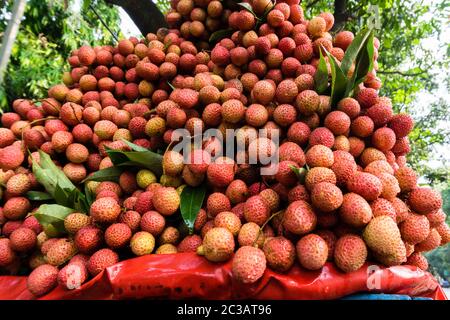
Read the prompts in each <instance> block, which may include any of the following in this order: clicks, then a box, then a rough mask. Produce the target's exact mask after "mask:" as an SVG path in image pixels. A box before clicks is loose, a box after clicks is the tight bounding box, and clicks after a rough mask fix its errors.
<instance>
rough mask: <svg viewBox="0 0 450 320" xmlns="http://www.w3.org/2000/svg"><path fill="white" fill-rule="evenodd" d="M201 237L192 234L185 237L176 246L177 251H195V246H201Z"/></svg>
mask: <svg viewBox="0 0 450 320" xmlns="http://www.w3.org/2000/svg"><path fill="white" fill-rule="evenodd" d="M201 244H202V238H201V237H200V236H199V235H196V234H193V235H189V236H187V237H185V238H184V239H183V240H181V242H180V243H179V244H178V246H177V248H176V249H177V252H197V248H198V247H199V246H201Z"/></svg>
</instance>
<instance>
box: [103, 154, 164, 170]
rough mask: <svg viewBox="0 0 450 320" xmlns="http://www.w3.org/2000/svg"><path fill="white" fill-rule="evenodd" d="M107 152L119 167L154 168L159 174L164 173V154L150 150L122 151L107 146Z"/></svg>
mask: <svg viewBox="0 0 450 320" xmlns="http://www.w3.org/2000/svg"><path fill="white" fill-rule="evenodd" d="M106 153H107V154H108V156H109V157H110V158H111V161H112V163H113V164H114V165H115V166H118V167H130V166H136V167H140V168H147V169H150V170H152V172H153V173H155V174H156V175H158V176H161V175H162V173H163V170H162V158H163V157H162V156H161V155H160V154H158V153H155V152H152V151H150V150H146V151H120V150H112V149H109V148H106Z"/></svg>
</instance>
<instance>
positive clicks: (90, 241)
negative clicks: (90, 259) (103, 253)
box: [75, 226, 103, 254]
mask: <svg viewBox="0 0 450 320" xmlns="http://www.w3.org/2000/svg"><path fill="white" fill-rule="evenodd" d="M102 242H103V232H102V230H100V229H99V228H97V227H94V226H85V227H82V228H81V229H80V230H78V232H77V233H76V234H75V245H76V247H77V249H78V251H80V252H81V253H85V254H89V253H92V252H94V251H95V250H97V249H98V248H99V247H100V245H101V244H102Z"/></svg>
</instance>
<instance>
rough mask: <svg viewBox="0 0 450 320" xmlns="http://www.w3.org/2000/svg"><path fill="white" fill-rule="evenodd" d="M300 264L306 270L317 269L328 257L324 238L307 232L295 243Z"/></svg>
mask: <svg viewBox="0 0 450 320" xmlns="http://www.w3.org/2000/svg"><path fill="white" fill-rule="evenodd" d="M296 251H297V258H298V261H299V262H300V265H301V266H302V267H303V268H305V269H308V270H319V269H320V268H322V267H323V266H324V265H325V262H327V258H328V246H327V243H326V242H325V240H323V239H322V238H321V237H320V236H318V235H316V234H313V233H312V234H308V235H306V236H304V237H303V238H301V239H300V240H299V241H298V242H297V245H296Z"/></svg>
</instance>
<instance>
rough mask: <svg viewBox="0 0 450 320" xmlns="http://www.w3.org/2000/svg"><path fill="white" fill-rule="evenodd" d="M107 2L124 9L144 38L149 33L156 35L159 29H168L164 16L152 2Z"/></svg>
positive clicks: (140, 0) (115, 0)
mask: <svg viewBox="0 0 450 320" xmlns="http://www.w3.org/2000/svg"><path fill="white" fill-rule="evenodd" d="M105 2H106V3H109V4H114V5H117V6H120V7H122V8H123V9H124V10H125V11H126V13H128V15H129V16H130V18H131V20H133V21H134V23H135V24H136V26H137V27H138V28H139V30H140V31H141V33H142V35H144V36H145V35H146V34H147V33H149V32H153V33H156V31H157V30H158V29H159V28H162V27H167V23H166V20H165V19H164V15H163V14H162V13H161V11H159V9H158V7H157V6H156V4H155V3H154V2H153V1H152V0H105Z"/></svg>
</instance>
